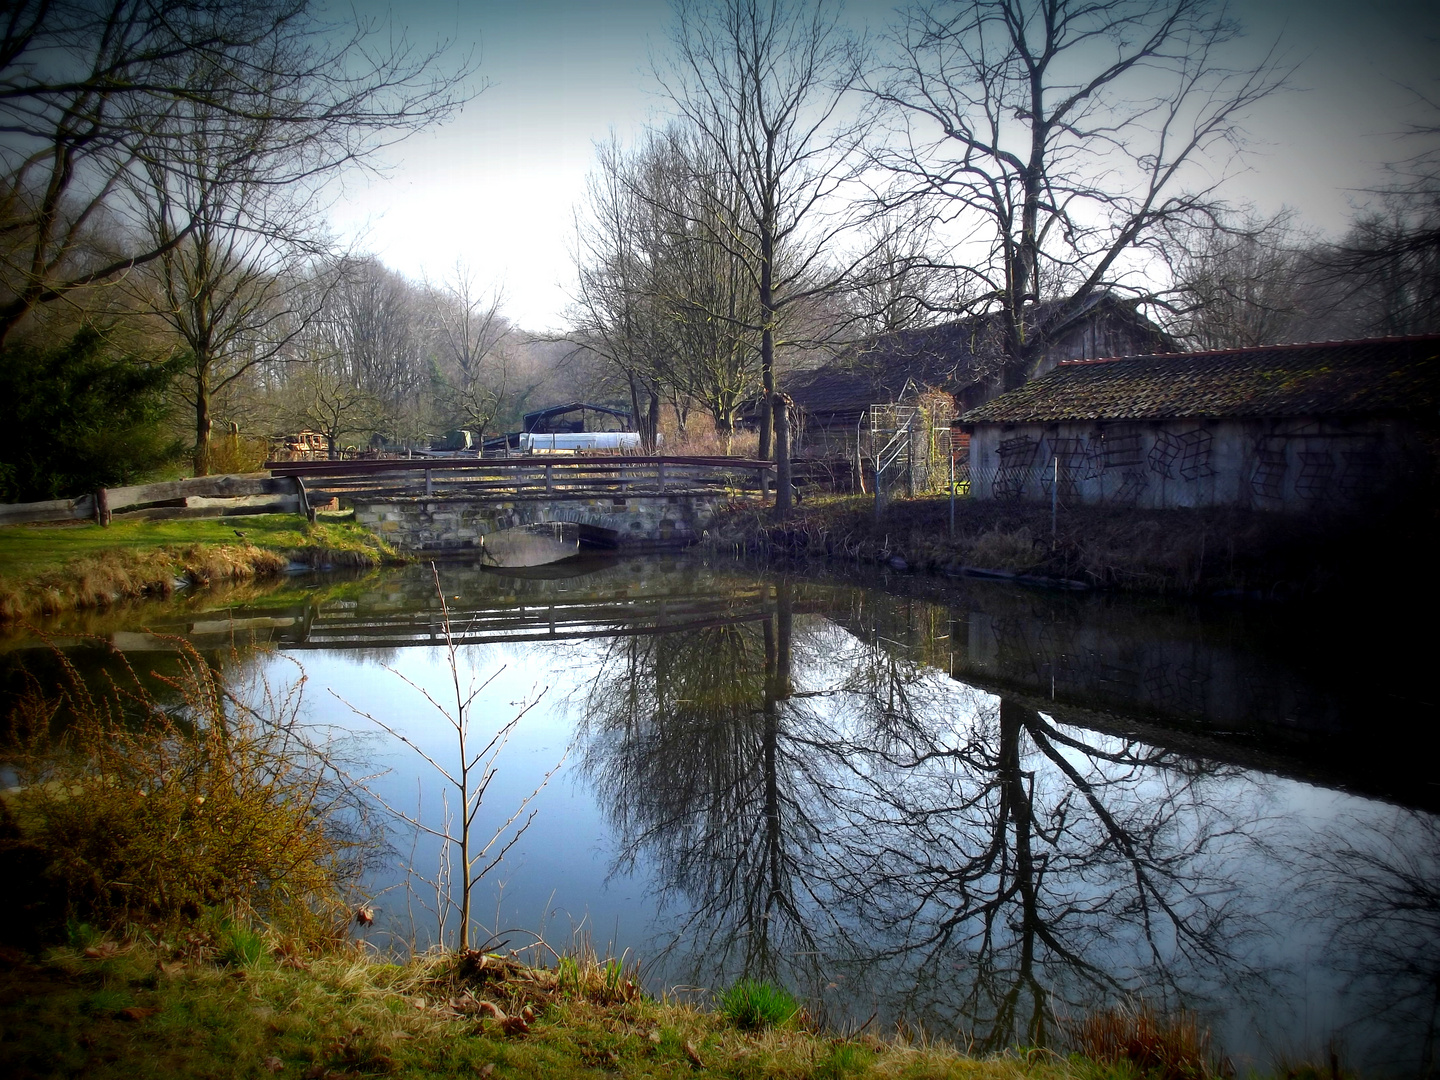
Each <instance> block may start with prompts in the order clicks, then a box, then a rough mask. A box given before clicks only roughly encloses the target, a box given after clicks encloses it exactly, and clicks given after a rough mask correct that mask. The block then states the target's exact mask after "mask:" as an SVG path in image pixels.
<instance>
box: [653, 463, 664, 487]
mask: <svg viewBox="0 0 1440 1080" xmlns="http://www.w3.org/2000/svg"><path fill="white" fill-rule="evenodd" d="M655 479H656V481H657V482H658V484H659V486H660V490H661V491H664V490H665V462H663V461H657V462H656V463H655Z"/></svg>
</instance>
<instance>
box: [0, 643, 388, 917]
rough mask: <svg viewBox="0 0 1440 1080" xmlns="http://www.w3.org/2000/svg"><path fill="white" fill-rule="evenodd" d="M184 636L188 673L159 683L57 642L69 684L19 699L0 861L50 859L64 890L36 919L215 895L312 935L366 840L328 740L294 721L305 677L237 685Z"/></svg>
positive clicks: (183, 913) (200, 904) (172, 910)
mask: <svg viewBox="0 0 1440 1080" xmlns="http://www.w3.org/2000/svg"><path fill="white" fill-rule="evenodd" d="M176 645H177V648H178V649H179V650H180V663H179V667H180V674H179V675H178V676H176V677H174V678H160V679H159V683H160V685H161V686H162V687H163V688H164V689H163V690H161V691H159V692H158V693H152V692H151V691H150V690H147V688H146V686H145V685H144V684H143V683H142V682H141V680H140V679H139V678H138V677H137V676H136V674H135V672H134V671H133V670H132V669H130V668H129V666H128V664H126V663H125V662H124V660H123V658H120V659H119V662H118V666H119V670H120V671H121V675H120V676H117V677H116V678H113V679H111V678H106V679H104V680H103V683H104V685H103V686H102V687H101V688H100V689H98V690H97V689H94V688H92V687H90V686H87V685H86V683H85V681H84V680H83V679H82V678H81V676H80V675H79V673H78V672H77V671H76V669H75V668H74V667H73V666H71V664H70V663H69V661H68V660H66V659H65V658H63V657H62V658H61V666H62V669H63V671H64V678H63V685H62V686H60V687H59V688H58V689H57V690H54V691H49V690H47V689H46V688H42V687H40V686H39V685H38V684H35V683H33V682H32V684H31V685H30V687H29V689H28V692H26V693H25V694H23V695H22V697H21V699H20V701H19V703H18V704H17V705H16V706H15V708H14V710H13V711H12V714H11V717H10V732H11V738H12V740H13V741H12V744H11V746H10V747H9V748H8V751H7V753H6V754H5V756H6V757H7V758H8V759H9V761H10V763H11V764H12V766H13V768H14V771H15V775H16V778H17V781H18V784H17V787H16V789H15V790H14V791H13V792H12V793H11V794H10V795H9V796H8V797H7V799H6V804H7V806H6V809H7V815H6V816H7V817H8V818H9V819H10V823H11V826H12V827H11V829H10V836H9V838H8V839H5V838H0V855H5V856H7V857H6V858H4V859H3V860H0V863H3V862H8V861H10V860H9V858H8V856H10V855H15V856H16V857H20V856H23V858H24V859H25V860H28V861H29V863H32V864H34V863H37V862H38V863H41V864H43V866H44V871H43V878H44V883H45V885H46V888H47V890H48V891H49V892H51V893H52V894H54V893H57V892H58V895H60V896H62V897H63V904H64V910H63V911H55V910H51V911H48V912H43V913H40V912H35V911H31V912H30V913H29V914H30V916H31V918H32V921H36V920H38V921H48V922H49V924H50V925H51V926H52V927H53V926H54V925H58V924H59V923H60V922H62V921H63V920H64V919H75V920H84V921H94V922H96V923H99V924H102V925H106V926H112V927H118V926H122V925H125V924H133V923H139V924H145V925H165V924H169V923H173V922H176V921H180V920H185V919H193V918H194V917H196V916H197V915H199V914H200V912H202V911H204V910H207V909H215V908H219V909H223V910H229V911H238V912H242V913H244V914H245V915H247V916H248V915H254V916H257V917H259V918H261V919H263V920H265V921H267V922H269V923H271V924H272V925H274V926H276V927H277V928H280V929H282V930H284V931H286V932H289V933H294V934H299V935H302V936H307V937H316V936H320V935H323V934H326V933H328V932H330V931H331V930H332V928H333V927H335V926H336V925H337V924H338V925H343V920H344V919H345V914H344V913H345V912H348V908H347V907H346V906H345V905H344V904H342V902H341V901H342V898H343V894H344V892H345V888H346V886H347V884H348V882H349V879H350V877H351V876H352V875H353V873H355V872H356V871H357V870H358V866H359V863H358V856H359V855H360V854H361V852H362V851H363V850H364V846H365V845H364V844H363V843H362V842H361V839H360V838H361V836H362V832H361V831H360V830H359V829H357V828H356V826H357V825H358V824H360V821H359V819H357V818H355V817H354V816H353V815H352V812H351V807H350V806H349V804H348V803H347V801H346V797H345V796H344V794H343V792H344V790H345V788H346V785H345V784H343V783H342V782H341V781H343V777H342V776H341V775H340V774H339V772H338V771H337V768H336V765H335V761H334V757H333V754H332V752H331V748H330V747H327V746H323V745H318V744H317V743H315V742H314V741H312V740H311V739H310V738H308V737H307V735H306V733H305V731H304V730H303V728H302V727H301V725H300V724H299V723H298V721H297V711H298V706H299V700H300V690H301V686H302V684H303V678H301V679H298V680H297V681H296V682H295V683H294V684H292V685H291V686H289V687H287V688H285V689H284V690H283V691H282V692H280V693H278V694H277V693H274V692H272V691H271V690H270V688H269V687H268V686H267V685H266V684H264V683H263V681H261V682H257V683H255V684H254V685H252V686H250V687H247V688H246V690H245V692H243V693H235V692H232V690H231V689H230V688H228V687H227V686H226V685H225V683H224V682H223V681H222V678H221V676H220V675H219V674H217V672H216V671H215V670H214V669H213V668H212V667H211V666H210V665H209V664H207V663H206V660H205V658H204V657H202V656H201V655H200V654H199V653H197V652H196V651H195V650H194V649H193V648H192V647H191V646H189V645H188V644H186V643H183V642H177V643H176ZM162 695H163V696H164V697H165V698H166V699H167V700H161V696H162ZM57 726H59V727H62V728H63V730H62V731H61V732H60V733H59V734H52V731H53V729H54V728H56V727H57ZM46 916H48V919H46V918H45V917H46Z"/></svg>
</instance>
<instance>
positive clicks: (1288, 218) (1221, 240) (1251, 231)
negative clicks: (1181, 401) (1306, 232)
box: [1170, 211, 1314, 349]
mask: <svg viewBox="0 0 1440 1080" xmlns="http://www.w3.org/2000/svg"><path fill="white" fill-rule="evenodd" d="M1293 219H1294V215H1293V214H1291V213H1289V212H1288V211H1282V212H1281V213H1279V214H1277V215H1275V216H1274V217H1273V218H1269V219H1267V220H1263V221H1262V220H1256V219H1253V218H1252V219H1248V220H1244V221H1241V222H1239V223H1238V224H1236V225H1235V226H1233V227H1226V228H1214V227H1206V228H1201V229H1197V230H1194V232H1193V234H1192V236H1191V237H1190V238H1189V239H1188V241H1187V242H1185V243H1184V244H1183V245H1182V251H1181V254H1180V259H1179V264H1178V265H1177V267H1176V274H1175V277H1176V285H1177V286H1178V287H1179V295H1178V296H1177V297H1176V298H1174V299H1173V300H1171V301H1170V305H1171V307H1172V309H1173V310H1175V311H1177V313H1178V315H1179V318H1178V320H1177V323H1176V326H1175V329H1176V331H1177V336H1180V337H1183V338H1185V339H1186V340H1188V341H1189V342H1190V343H1191V344H1192V345H1193V346H1194V347H1196V348H1199V349H1243V348H1251V347H1254V346H1257V345H1276V344H1279V343H1281V342H1286V341H1296V340H1301V339H1303V338H1305V337H1306V336H1307V333H1310V332H1311V331H1308V330H1307V324H1310V323H1312V320H1313V315H1314V313H1313V312H1311V311H1310V310H1309V308H1310V305H1309V304H1308V303H1307V300H1308V299H1309V295H1308V292H1309V290H1307V288H1306V281H1307V278H1308V270H1309V268H1310V266H1311V261H1312V260H1311V257H1310V251H1309V244H1308V243H1307V238H1306V237H1304V236H1300V235H1297V233H1296V231H1295V229H1294V226H1293Z"/></svg>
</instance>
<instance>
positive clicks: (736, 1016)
mask: <svg viewBox="0 0 1440 1080" xmlns="http://www.w3.org/2000/svg"><path fill="white" fill-rule="evenodd" d="M720 1012H721V1015H723V1016H724V1017H725V1018H726V1019H728V1020H729V1021H730V1022H731V1023H732V1024H734V1025H735V1026H736V1027H738V1028H739V1029H740V1030H742V1031H764V1030H765V1029H766V1028H777V1027H783V1026H784V1025H786V1024H788V1023H789V1022H790V1021H791V1020H793V1019H795V1017H796V1016H797V1015H799V1013H800V1003H799V1002H798V1001H796V1000H795V999H794V997H792V996H791V995H790V992H789V991H788V990H786V989H785V988H784V987H780V986H772V985H771V984H770V983H767V982H757V981H756V980H754V979H741V980H740V981H739V982H737V983H736V984H735V985H734V986H732V987H730V989H729V990H726V991H725V993H723V994H721V995H720Z"/></svg>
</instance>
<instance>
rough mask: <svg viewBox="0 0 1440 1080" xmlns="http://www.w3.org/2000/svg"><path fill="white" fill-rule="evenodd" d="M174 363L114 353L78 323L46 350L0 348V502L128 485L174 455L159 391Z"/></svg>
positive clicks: (176, 451) (176, 449)
mask: <svg viewBox="0 0 1440 1080" xmlns="http://www.w3.org/2000/svg"><path fill="white" fill-rule="evenodd" d="M177 363H178V361H172V362H169V363H163V364H161V363H146V362H145V361H143V360H141V359H138V358H136V357H133V356H124V355H118V354H116V353H115V352H114V350H113V349H112V348H111V346H110V345H109V344H108V343H107V342H106V341H105V339H104V338H103V337H102V336H101V335H100V334H99V333H98V332H97V331H96V330H94V329H92V328H90V327H86V328H84V329H82V330H80V331H79V333H77V334H76V335H75V337H74V338H72V339H71V340H70V341H68V342H66V343H65V344H63V345H60V346H58V347H55V348H49V349H45V348H33V347H29V346H23V345H22V346H13V347H7V348H6V349H5V350H4V352H3V353H0V426H3V430H4V432H5V442H4V443H3V445H0V501H3V502H29V501H32V500H36V499H55V498H63V497H70V496H74V495H81V494H84V493H85V492H87V491H94V490H95V489H96V488H97V487H109V486H114V485H116V484H129V483H134V482H135V481H136V480H138V479H139V478H140V477H142V476H144V475H145V474H146V473H149V472H151V471H153V470H155V469H158V468H160V467H162V466H164V465H166V464H168V463H170V462H172V461H174V460H175V459H176V458H177V457H178V455H179V454H180V452H181V446H180V444H179V443H178V442H176V441H175V440H173V439H170V438H168V437H167V436H166V434H165V433H164V431H163V429H162V422H163V420H164V418H165V414H166V412H167V404H166V390H167V388H168V386H169V384H170V381H171V379H172V378H173V377H174V375H175V372H176V371H177Z"/></svg>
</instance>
